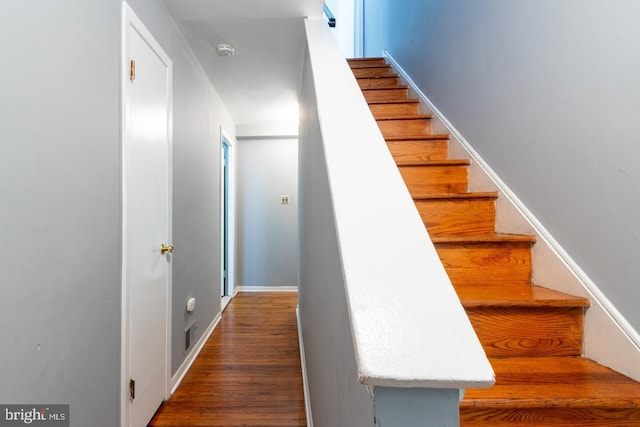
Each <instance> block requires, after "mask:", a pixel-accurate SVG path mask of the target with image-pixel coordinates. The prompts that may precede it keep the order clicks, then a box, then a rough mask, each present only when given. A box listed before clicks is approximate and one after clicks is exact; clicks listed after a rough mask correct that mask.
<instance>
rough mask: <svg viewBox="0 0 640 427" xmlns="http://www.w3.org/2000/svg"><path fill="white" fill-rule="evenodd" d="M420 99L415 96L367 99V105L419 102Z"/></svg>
mask: <svg viewBox="0 0 640 427" xmlns="http://www.w3.org/2000/svg"><path fill="white" fill-rule="evenodd" d="M419 103H420V100H418V99H415V98H399V99H381V100H373V101H369V102H368V104H369V105H388V104H419Z"/></svg>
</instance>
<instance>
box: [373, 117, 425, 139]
mask: <svg viewBox="0 0 640 427" xmlns="http://www.w3.org/2000/svg"><path fill="white" fill-rule="evenodd" d="M432 119H433V116H432V115H431V114H412V115H397V116H388V117H382V118H379V119H376V122H377V123H378V127H379V128H380V131H381V132H382V134H383V135H385V136H401V137H415V136H420V135H428V134H430V133H431V120H432Z"/></svg>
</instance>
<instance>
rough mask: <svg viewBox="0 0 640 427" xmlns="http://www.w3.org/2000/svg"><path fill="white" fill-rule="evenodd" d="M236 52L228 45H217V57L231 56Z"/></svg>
mask: <svg viewBox="0 0 640 427" xmlns="http://www.w3.org/2000/svg"><path fill="white" fill-rule="evenodd" d="M235 52H236V49H235V48H234V47H233V46H231V45H230V44H228V43H220V44H219V45H218V55H219V56H223V57H224V56H233V54H234V53H235Z"/></svg>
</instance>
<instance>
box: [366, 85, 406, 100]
mask: <svg viewBox="0 0 640 427" xmlns="http://www.w3.org/2000/svg"><path fill="white" fill-rule="evenodd" d="M362 94H363V95H364V99H365V100H366V101H367V102H371V101H383V100H396V99H407V98H408V97H409V86H407V85H397V86H391V87H374V88H368V89H362Z"/></svg>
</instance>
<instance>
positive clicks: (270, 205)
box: [236, 138, 298, 286]
mask: <svg viewBox="0 0 640 427" xmlns="http://www.w3.org/2000/svg"><path fill="white" fill-rule="evenodd" d="M236 156H237V158H236V167H237V169H236V171H237V173H236V176H237V184H236V194H237V196H236V197H237V204H236V209H237V211H236V218H237V219H236V233H237V236H236V242H237V250H236V253H237V258H236V284H237V285H239V286H296V285H297V284H298V247H297V242H298V140H297V138H287V139H283V138H252V139H239V140H238V143H237V150H236ZM282 195H288V196H289V204H288V205H283V204H281V203H280V196H282Z"/></svg>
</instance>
